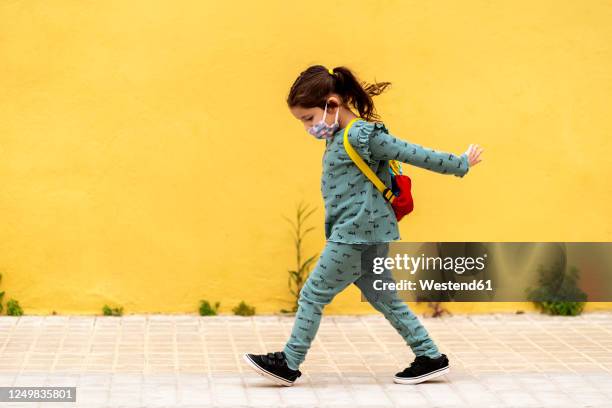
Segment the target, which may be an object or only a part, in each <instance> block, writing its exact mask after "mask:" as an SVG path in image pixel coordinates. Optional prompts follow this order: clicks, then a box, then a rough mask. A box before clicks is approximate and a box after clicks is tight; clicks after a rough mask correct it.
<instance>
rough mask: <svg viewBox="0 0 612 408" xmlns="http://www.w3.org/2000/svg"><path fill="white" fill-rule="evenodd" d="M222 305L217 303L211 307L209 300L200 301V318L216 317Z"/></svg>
mask: <svg viewBox="0 0 612 408" xmlns="http://www.w3.org/2000/svg"><path fill="white" fill-rule="evenodd" d="M220 305H221V303H219V302H216V303H215V305H214V306H211V304H210V302H209V301H208V300H200V316H216V314H217V311H218V310H219V306H220Z"/></svg>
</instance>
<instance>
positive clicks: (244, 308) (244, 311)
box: [232, 300, 255, 316]
mask: <svg viewBox="0 0 612 408" xmlns="http://www.w3.org/2000/svg"><path fill="white" fill-rule="evenodd" d="M232 311H233V312H234V314H235V315H236V316H253V315H254V314H255V307H254V306H249V305H247V304H246V303H245V302H244V300H243V301H242V302H240V303H239V304H238V306H236V307H235V308H233V309H232Z"/></svg>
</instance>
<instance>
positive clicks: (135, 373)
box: [0, 312, 612, 408]
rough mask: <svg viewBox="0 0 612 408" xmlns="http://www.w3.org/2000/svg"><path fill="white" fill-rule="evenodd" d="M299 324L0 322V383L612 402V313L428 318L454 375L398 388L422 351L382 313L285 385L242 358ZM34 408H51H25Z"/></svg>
mask: <svg viewBox="0 0 612 408" xmlns="http://www.w3.org/2000/svg"><path fill="white" fill-rule="evenodd" d="M293 319H294V318H293V317H292V316H256V317H240V316H215V317H201V316H194V315H129V316H121V317H114V316H21V317H13V316H1V317H0V386H13V385H18V386H32V385H47V386H76V387H78V388H77V403H76V404H73V403H71V404H57V403H53V406H71V407H74V406H76V407H108V406H113V407H114V406H124V407H139V406H147V407H174V406H177V407H178V406H180V407H209V406H210V407H213V406H214V407H239V406H245V407H258V406H261V407H264V406H278V407H296V408H297V407H492V406H494V407H503V406H508V407H565V406H567V407H570V406H571V407H598V406H601V407H604V406H606V407H607V406H608V405H609V401H610V400H611V399H612V387H610V384H612V340H611V339H612V313H606V312H598V313H587V314H583V315H581V316H579V317H577V318H563V317H550V316H543V315H539V314H535V313H525V314H522V315H513V314H501V313H497V314H490V315H465V316H445V317H443V318H439V319H431V318H422V321H423V322H424V324H425V325H426V327H427V329H428V331H429V332H430V334H431V336H432V338H433V339H434V340H435V341H436V342H437V344H438V346H439V348H440V349H441V350H442V351H443V352H445V353H446V354H447V355H448V356H449V359H450V361H451V373H450V374H449V375H447V376H444V377H442V378H440V379H438V380H436V381H432V382H428V383H424V384H419V385H400V384H394V383H393V382H392V377H393V374H395V373H396V372H397V371H399V370H402V369H403V368H404V367H406V366H407V365H409V364H410V362H411V361H412V359H413V358H414V355H413V354H412V352H411V350H410V348H409V347H408V346H407V345H406V344H405V343H404V341H403V340H402V339H401V337H399V336H398V334H397V333H396V332H395V330H394V329H393V328H392V327H391V326H390V325H389V323H388V322H387V321H386V320H385V319H384V318H383V317H382V316H380V315H366V316H328V315H326V316H325V317H324V319H323V321H322V323H321V326H320V330H319V333H318V335H317V338H316V339H315V341H314V342H313V345H312V347H311V350H310V352H309V354H308V357H307V360H306V361H305V362H304V364H303V365H302V366H301V370H302V372H303V376H302V377H301V378H300V379H299V380H298V381H297V382H296V385H295V386H294V387H289V388H288V387H278V386H275V385H273V384H271V383H270V382H269V381H268V380H266V379H265V378H263V377H261V376H259V375H258V374H257V373H255V372H253V371H252V370H251V369H250V368H249V367H247V366H245V364H244V362H243V361H242V360H241V356H240V354H241V353H244V352H260V353H263V352H269V351H278V350H281V349H282V347H283V346H284V344H285V342H286V338H287V336H288V333H289V332H290V330H291V328H292V326H293ZM13 405H14V404H13ZM26 405H28V406H46V405H44V404H43V403H40V404H23V403H21V405H18V406H26ZM2 406H7V405H6V404H4V405H2Z"/></svg>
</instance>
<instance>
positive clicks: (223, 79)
mask: <svg viewBox="0 0 612 408" xmlns="http://www.w3.org/2000/svg"><path fill="white" fill-rule="evenodd" d="M611 44H612V4H610V3H609V2H596V1H587V2H578V1H573V0H566V1H552V0H551V1H536V2H533V1H528V0H521V1H514V2H507V1H484V0H482V1H475V0H474V1H461V2H458V1H451V0H448V1H436V2H420V1H386V2H379V1H353V0H351V1H339V2H329V1H310V2H308V4H305V5H302V6H298V5H297V4H293V5H292V4H290V3H287V2H285V1H271V0H266V1H261V2H246V1H244V2H240V3H239V5H236V3H235V2H219V1H190V2H189V1H185V2H179V3H177V2H173V1H98V2H81V1H74V0H73V1H69V0H58V1H53V2H46V1H3V2H0V192H1V193H0V212H1V214H2V216H1V218H0V219H1V224H0V231H1V235H2V237H1V239H0V272H1V273H3V275H4V279H3V282H2V286H1V288H2V289H4V290H6V292H7V294H6V297H7V298H10V297H14V298H17V299H18V300H19V301H20V303H21V305H22V306H23V307H24V309H25V312H26V313H30V314H36V313H41V314H46V313H50V312H51V311H53V310H55V311H57V312H58V313H99V312H100V310H101V307H102V305H103V304H105V303H108V304H110V305H122V306H124V308H125V311H126V312H127V313H134V312H195V311H196V310H197V307H198V301H199V299H203V298H205V299H210V300H220V301H221V303H222V312H230V310H231V307H232V306H233V305H235V304H237V303H238V302H239V301H240V300H245V301H247V302H248V303H250V304H253V305H255V306H256V307H257V311H258V312H261V313H271V312H275V311H278V310H279V309H280V308H283V307H287V306H288V302H287V301H288V300H289V296H288V292H287V290H286V284H287V283H286V281H287V279H286V270H287V269H288V268H289V267H291V266H292V265H293V249H292V244H291V238H290V234H289V229H288V224H287V223H286V222H285V221H284V220H283V218H282V216H283V215H284V216H292V214H293V211H294V207H295V204H296V203H297V202H298V201H300V200H305V201H307V202H309V203H310V204H311V205H316V206H317V207H318V211H317V212H316V213H315V216H314V217H313V219H312V225H313V226H316V228H317V229H316V230H315V233H314V234H313V235H311V236H310V238H309V239H308V240H307V242H306V246H307V248H306V249H307V252H309V253H312V252H318V251H320V250H321V249H322V247H323V244H324V235H323V216H324V212H323V202H322V198H321V195H320V190H319V177H320V165H321V155H322V152H323V148H324V144H323V143H322V142H320V141H316V140H315V139H314V138H312V137H311V136H309V135H308V134H306V133H305V132H304V130H303V128H302V126H301V124H300V123H298V122H297V121H296V120H294V119H293V118H292V116H291V115H290V114H289V111H288V110H287V108H286V105H285V96H286V93H287V92H288V89H289V86H290V85H291V83H292V82H293V80H294V79H295V77H296V76H297V75H298V73H299V72H300V70H302V69H304V68H305V67H307V66H308V65H311V64H314V63H322V64H325V65H328V66H337V65H347V66H349V67H351V68H353V69H354V70H355V71H356V72H357V74H358V75H360V77H361V78H362V79H364V80H374V79H376V80H388V81H391V82H392V83H393V87H392V89H391V90H390V91H389V92H388V93H387V94H384V95H382V96H380V97H379V98H378V99H377V104H378V108H379V111H380V112H381V113H382V115H383V119H384V120H385V122H386V123H387V125H388V128H389V129H390V130H391V132H392V133H393V134H395V135H396V136H398V137H402V138H405V139H408V140H410V141H412V142H415V143H420V144H423V145H425V146H428V147H432V148H437V149H441V150H447V151H452V152H455V153H462V152H463V151H465V149H466V148H467V147H468V145H469V144H470V143H479V144H481V145H483V146H484V147H485V149H486V151H485V153H484V159H485V160H484V161H483V163H481V164H479V165H478V167H476V168H474V169H473V170H472V171H471V172H470V174H469V175H468V176H467V177H465V178H463V179H460V178H455V177H453V176H441V175H438V174H436V173H429V172H427V171H425V170H421V169H418V168H414V167H409V168H408V170H409V171H410V174H411V175H412V176H413V180H414V183H415V184H414V196H415V200H416V209H415V211H414V213H413V214H411V215H410V216H409V217H407V218H406V220H403V221H402V222H401V234H402V238H403V240H406V241H464V240H465V241H469V240H473V241H476V240H478V241H610V240H611V239H612V222H611V218H610V215H609V209H610V202H611V201H612V184H611V177H610V176H611V170H612V165H611V163H612V161H611V159H610V158H611V157H612V146H611V142H610V140H611V137H610V135H611V134H612V124H611V123H612V122H610V120H609V118H610V114H611V113H612V112H611V110H610V106H612V100H611V99H612V98H611V96H612V92H611V90H612V89H611V86H610V84H611V83H612V82H611V81H610V79H611V73H612V48H611ZM449 197H450V198H452V199H451V200H449ZM602 306H605V305H593V306H591V307H602ZM450 307H451V310H454V311H485V310H515V309H523V310H526V309H528V308H529V305H520V304H519V305H517V304H481V305H473V304H466V305H461V304H453V305H450ZM371 311H372V309H371V308H370V307H369V306H368V305H367V304H364V303H360V302H359V293H358V292H357V291H356V290H354V289H353V288H351V289H349V290H348V291H347V292H345V293H342V294H341V295H339V296H338V297H337V298H336V299H335V300H334V302H333V303H332V304H331V305H330V306H329V307H328V308H327V309H326V312H327V313H363V312H371Z"/></svg>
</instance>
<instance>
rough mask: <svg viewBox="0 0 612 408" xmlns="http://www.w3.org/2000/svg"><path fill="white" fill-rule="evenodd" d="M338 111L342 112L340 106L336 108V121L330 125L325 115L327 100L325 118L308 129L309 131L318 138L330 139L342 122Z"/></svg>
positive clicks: (324, 114) (325, 114)
mask: <svg viewBox="0 0 612 408" xmlns="http://www.w3.org/2000/svg"><path fill="white" fill-rule="evenodd" d="M338 113H340V108H338V110H336V119H335V121H334V123H332V124H331V125H328V124H327V123H326V122H325V117H326V116H327V102H325V111H324V112H323V119H321V121H319V123H317V124H314V125H312V126H311V127H310V128H309V129H308V133H310V134H311V135H313V136H314V137H316V138H317V139H330V138H331V137H332V136H333V135H334V132H335V131H336V130H337V129H338V128H339V127H340V123H338Z"/></svg>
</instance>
